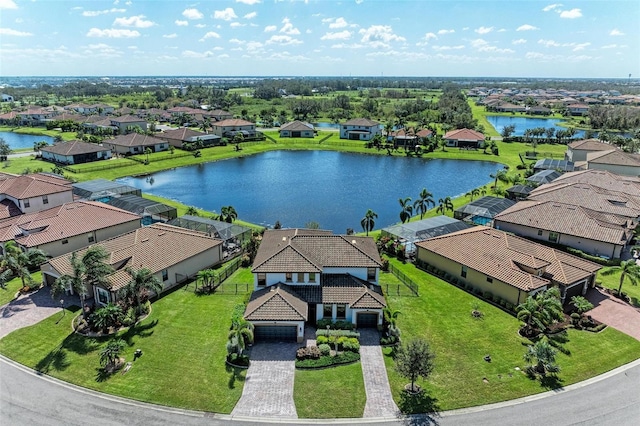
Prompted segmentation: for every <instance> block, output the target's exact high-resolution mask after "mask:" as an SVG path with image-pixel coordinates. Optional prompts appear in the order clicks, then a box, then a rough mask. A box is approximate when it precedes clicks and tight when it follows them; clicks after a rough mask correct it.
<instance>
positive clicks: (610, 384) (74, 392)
mask: <svg viewBox="0 0 640 426" xmlns="http://www.w3.org/2000/svg"><path fill="white" fill-rule="evenodd" d="M621 370H622V371H621ZM487 408H489V409H487ZM638 418H640V361H636V362H635V363H633V364H632V366H631V367H630V368H626V369H617V370H614V372H613V374H607V375H605V377H604V378H603V377H600V378H597V379H593V380H590V381H588V382H586V383H583V384H578V385H573V386H569V387H568V390H567V391H563V392H558V393H557V394H555V395H551V396H547V395H537V396H532V397H527V398H523V399H521V400H517V401H515V402H513V401H512V402H508V403H503V404H494V405H493V406H491V407H484V408H472V409H466V410H458V411H451V412H445V413H442V414H441V415H437V416H433V417H426V416H421V417H416V418H410V419H402V420H390V419H377V420H376V419H353V420H351V421H349V420H345V421H343V423H351V424H364V423H373V422H375V423H376V424H380V425H385V426H387V425H388V426H391V425H394V426H396V425H428V424H439V425H443V426H449V425H452V426H453V425H456V426H457V425H460V426H465V425H474V426H481V425H503V424H504V425H541V424H542V425H548V426H564V425H576V424H589V425H591V426H600V425H602V426H604V425H616V426H627V425H628V426H632V425H633V426H635V425H637V420H638ZM232 420H233V424H234V425H238V426H244V425H253V424H259V423H261V422H268V421H269V420H268V419H259V418H258V419H248V418H238V417H236V418H232V417H231V416H224V415H218V414H205V413H201V412H193V411H182V410H177V409H170V408H164V407H159V406H155V405H151V404H143V403H137V402H134V401H130V400H126V399H122V398H117V397H112V396H104V395H101V394H98V393H96V392H93V391H89V390H86V389H82V388H77V387H75V386H70V385H67V384H65V383H63V382H59V381H57V380H55V379H51V378H49V377H46V376H45V377H39V376H38V375H37V374H36V373H34V372H32V371H31V370H29V369H26V368H24V367H22V366H17V365H16V364H14V363H12V362H10V361H7V360H6V359H4V358H1V357H0V422H1V423H2V424H6V425H12V426H23V425H25V426H26V425H29V426H32V425H33V426H38V425H43V426H45V425H46V426H67V425H71V426H73V425H78V426H80V425H83V426H84V425H86V424H92V425H96V426H102V425H105V426H106V425H123V424H124V425H150V424H153V425H159V426H160V425H172V426H173V425H213V426H219V425H226V424H229V422H230V421H232ZM274 421H275V422H277V423H281V424H283V423H284V422H282V421H279V420H276V419H272V420H271V422H274ZM310 423H312V424H315V425H319V424H322V422H319V421H307V422H305V421H304V420H296V421H295V423H289V424H295V425H298V424H300V425H302V424H310ZM329 423H331V424H336V423H338V421H335V420H334V421H330V422H327V424H329Z"/></svg>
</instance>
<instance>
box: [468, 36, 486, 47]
mask: <svg viewBox="0 0 640 426" xmlns="http://www.w3.org/2000/svg"><path fill="white" fill-rule="evenodd" d="M488 45H489V42H488V41H486V40H484V39H481V38H477V39H475V40H471V47H473V48H475V49H480V48H482V47H484V46H488Z"/></svg>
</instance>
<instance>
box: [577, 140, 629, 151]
mask: <svg viewBox="0 0 640 426" xmlns="http://www.w3.org/2000/svg"><path fill="white" fill-rule="evenodd" d="M567 146H568V147H569V148H571V149H581V150H583V151H609V150H611V149H617V148H616V147H615V146H614V145H611V144H608V143H605V142H602V141H600V140H599V139H582V140H579V141H575V142H571V143H570V144H569V145H567Z"/></svg>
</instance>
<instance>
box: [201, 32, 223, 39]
mask: <svg viewBox="0 0 640 426" xmlns="http://www.w3.org/2000/svg"><path fill="white" fill-rule="evenodd" d="M208 38H220V34H218V33H216V32H215V31H209V32H208V33H206V34H205V35H203V36H202V38H201V39H200V41H205V40H206V39H208Z"/></svg>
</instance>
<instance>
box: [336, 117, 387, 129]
mask: <svg viewBox="0 0 640 426" xmlns="http://www.w3.org/2000/svg"><path fill="white" fill-rule="evenodd" d="M379 125H380V123H378V122H377V121H374V120H369V119H368V118H352V119H351V120H347V121H345V122H344V123H342V124H341V126H365V127H375V126H379Z"/></svg>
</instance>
